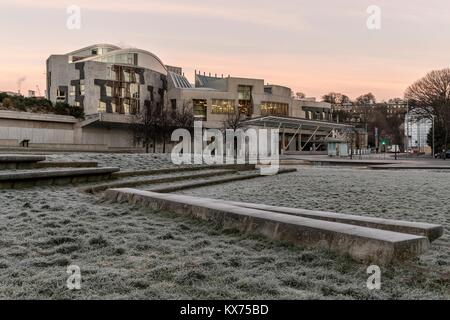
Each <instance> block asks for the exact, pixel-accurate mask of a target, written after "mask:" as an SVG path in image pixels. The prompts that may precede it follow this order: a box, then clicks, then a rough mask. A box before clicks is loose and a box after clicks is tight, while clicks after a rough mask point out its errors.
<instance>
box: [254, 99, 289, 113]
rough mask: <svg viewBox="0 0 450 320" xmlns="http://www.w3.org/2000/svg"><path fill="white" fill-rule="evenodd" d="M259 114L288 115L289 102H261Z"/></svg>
mask: <svg viewBox="0 0 450 320" xmlns="http://www.w3.org/2000/svg"><path fill="white" fill-rule="evenodd" d="M261 115H263V116H270V115H274V116H289V104H287V103H281V102H262V104H261Z"/></svg>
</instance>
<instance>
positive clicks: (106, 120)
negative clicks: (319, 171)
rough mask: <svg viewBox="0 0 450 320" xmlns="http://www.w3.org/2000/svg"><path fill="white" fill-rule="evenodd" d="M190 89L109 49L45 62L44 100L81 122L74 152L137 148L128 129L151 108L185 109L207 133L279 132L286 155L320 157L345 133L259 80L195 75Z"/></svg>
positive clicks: (174, 70)
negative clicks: (75, 109)
mask: <svg viewBox="0 0 450 320" xmlns="http://www.w3.org/2000/svg"><path fill="white" fill-rule="evenodd" d="M194 82H195V83H190V81H189V80H188V79H187V78H186V77H185V76H184V74H183V70H182V68H180V67H176V66H168V65H165V64H164V63H163V62H162V60H161V59H159V58H158V57H157V56H156V55H154V54H153V53H151V52H148V51H145V50H141V49H135V48H133V49H122V48H119V47H117V46H114V45H109V44H98V45H92V46H89V47H86V48H82V49H79V50H76V51H73V52H70V53H67V54H62V55H52V56H50V57H49V58H48V60H47V97H48V99H49V100H51V101H52V102H53V103H67V104H69V105H74V106H79V107H82V108H83V109H84V113H85V115H86V118H85V120H84V121H82V122H80V123H79V124H77V125H76V126H75V128H74V130H75V133H74V135H73V136H74V144H89V145H95V144H98V145H107V146H109V147H110V148H126V147H135V146H134V143H133V136H132V135H133V134H132V130H130V124H131V122H132V121H134V120H133V119H134V115H136V114H138V113H139V112H141V111H142V110H144V108H145V107H148V106H152V107H155V106H156V108H158V110H162V109H163V108H169V109H171V110H180V109H182V108H188V110H190V111H191V112H192V113H193V115H194V118H195V120H198V121H203V123H204V125H203V127H204V128H220V129H222V128H224V126H225V125H226V123H227V121H228V120H229V119H230V118H232V117H235V116H236V114H237V115H238V117H239V121H242V123H243V124H244V125H248V126H253V127H254V126H265V127H266V126H271V127H274V128H278V129H280V130H282V132H283V133H282V135H283V139H282V141H283V142H282V150H284V151H306V150H307V151H312V152H317V151H325V149H326V146H325V144H324V141H325V139H326V138H329V137H330V136H334V135H336V130H341V129H345V128H346V127H348V126H347V125H343V124H342V125H341V124H336V123H333V121H332V119H333V115H332V110H331V105H330V104H328V103H323V102H317V101H316V100H315V99H314V98H307V99H297V98H295V97H293V94H292V90H291V89H290V88H288V87H285V86H281V85H273V84H265V81H264V80H263V79H249V78H238V77H230V76H227V77H224V76H220V77H219V76H217V75H214V76H213V75H211V74H208V75H206V73H203V74H201V73H200V72H195V80H194ZM294 140H295V141H296V143H292V141H294ZM288 141H290V143H288Z"/></svg>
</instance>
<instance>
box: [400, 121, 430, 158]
mask: <svg viewBox="0 0 450 320" xmlns="http://www.w3.org/2000/svg"><path fill="white" fill-rule="evenodd" d="M432 127H433V123H432V121H431V120H429V119H418V118H417V116H416V115H415V114H414V113H413V112H411V113H408V114H407V116H406V118H405V137H406V141H407V147H408V149H409V150H415V151H417V152H425V153H428V152H431V146H430V145H428V134H429V133H430V130H431V129H432Z"/></svg>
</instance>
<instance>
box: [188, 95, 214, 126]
mask: <svg viewBox="0 0 450 320" xmlns="http://www.w3.org/2000/svg"><path fill="white" fill-rule="evenodd" d="M216 102H217V100H216ZM193 105H194V119H196V120H202V121H206V115H207V108H208V102H207V100H206V99H194V100H193Z"/></svg>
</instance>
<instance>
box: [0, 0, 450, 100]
mask: <svg viewBox="0 0 450 320" xmlns="http://www.w3.org/2000/svg"><path fill="white" fill-rule="evenodd" d="M69 5H77V6H79V7H80V8H81V29H80V30H69V29H67V27H66V21H67V18H68V14H67V13H66V9H67V7H68V6H69ZM370 5H377V6H379V7H380V8H381V10H382V11H381V14H382V16H381V22H382V25H381V30H369V29H368V28H367V27H366V21H367V18H368V16H369V14H368V13H367V12H366V10H367V8H368V7H369V6H370ZM0 12H1V18H0V39H1V47H0V48H1V50H0V91H2V90H8V91H17V87H18V85H17V82H18V79H20V78H24V79H25V80H24V82H23V83H22V92H23V93H26V90H28V89H31V90H35V89H36V85H39V87H40V88H41V91H42V94H43V92H44V90H45V60H46V59H47V57H48V56H49V55H50V54H57V53H67V52H70V51H72V50H75V49H78V48H81V47H85V46H88V45H90V44H94V43H111V44H116V45H120V46H126V47H138V48H141V49H145V50H148V51H151V52H153V53H155V54H156V55H157V56H159V57H160V58H161V59H162V61H163V62H164V63H166V64H170V65H176V66H180V67H182V68H183V69H184V71H185V73H186V76H187V77H188V79H189V80H191V81H192V79H193V77H194V70H195V69H197V70H201V71H205V72H207V73H209V72H211V73H213V74H214V73H217V74H222V73H223V74H225V75H228V74H231V75H233V76H240V77H250V78H262V79H265V80H266V82H268V83H276V84H281V85H286V86H289V87H291V88H293V90H294V91H302V92H304V93H306V95H307V96H316V97H321V96H322V95H323V94H325V93H327V92H329V91H338V92H342V93H345V94H347V95H349V96H350V97H351V98H355V97H356V96H359V95H360V94H363V93H366V92H369V91H371V92H373V93H374V94H375V95H376V97H377V98H378V100H383V99H386V100H387V99H389V98H393V97H402V96H403V92H404V90H405V89H406V87H407V86H408V85H410V84H411V83H412V82H414V81H415V80H417V79H418V78H420V77H422V76H423V75H425V74H426V73H427V72H428V71H430V70H432V69H440V68H445V67H449V66H450V18H449V17H450V1H448V0H441V1H440V0H428V1H425V0H408V1H407V0H394V1H393V0H389V1H388V0H369V1H366V0H339V1H332V0H315V1H311V0H305V1H303V0H278V1H275V0H246V1H243V0H226V1H224V0H222V1H216V0H207V1H205V0H170V1H168V0H123V1H113V0H90V1H88V0H71V1H65V0H62V1H61V0H58V1H57V0H39V1H35V0H22V1H21V0H0Z"/></svg>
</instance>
